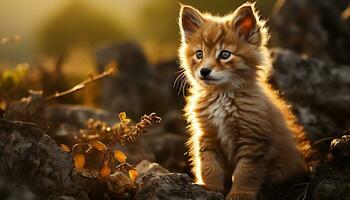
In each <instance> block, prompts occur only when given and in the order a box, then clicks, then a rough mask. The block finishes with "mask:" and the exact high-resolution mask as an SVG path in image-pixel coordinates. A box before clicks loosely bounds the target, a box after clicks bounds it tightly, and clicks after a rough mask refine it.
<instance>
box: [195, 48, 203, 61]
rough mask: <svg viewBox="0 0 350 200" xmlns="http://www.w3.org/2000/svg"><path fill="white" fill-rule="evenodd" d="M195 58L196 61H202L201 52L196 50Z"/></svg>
mask: <svg viewBox="0 0 350 200" xmlns="http://www.w3.org/2000/svg"><path fill="white" fill-rule="evenodd" d="M196 58H197V59H198V60H200V59H202V58H203V51H202V50H197V51H196Z"/></svg>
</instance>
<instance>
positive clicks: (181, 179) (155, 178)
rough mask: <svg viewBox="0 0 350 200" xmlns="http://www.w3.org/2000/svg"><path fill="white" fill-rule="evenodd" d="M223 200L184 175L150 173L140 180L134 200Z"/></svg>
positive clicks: (220, 195) (221, 196)
mask: <svg viewBox="0 0 350 200" xmlns="http://www.w3.org/2000/svg"><path fill="white" fill-rule="evenodd" d="M144 199H148V200H223V199H224V196H223V195H222V194H219V193H215V192H210V191H206V190H204V189H203V188H202V187H201V186H199V185H195V184H193V183H192V180H191V179H190V178H189V177H188V175H186V174H180V173H150V174H148V175H146V176H144V177H143V178H142V181H141V186H140V190H139V191H138V192H137V193H136V196H135V200H144Z"/></svg>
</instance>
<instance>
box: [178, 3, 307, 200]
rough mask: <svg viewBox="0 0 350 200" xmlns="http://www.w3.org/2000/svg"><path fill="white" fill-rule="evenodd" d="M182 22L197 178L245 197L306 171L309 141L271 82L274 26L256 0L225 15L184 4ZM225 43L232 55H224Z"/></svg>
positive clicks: (232, 195)
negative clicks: (262, 15)
mask: <svg viewBox="0 0 350 200" xmlns="http://www.w3.org/2000/svg"><path fill="white" fill-rule="evenodd" d="M179 23H180V29H181V35H182V42H181V47H180V50H179V57H180V60H181V67H182V68H183V69H184V74H185V75H186V78H187V80H188V81H189V83H190V88H189V95H188V96H187V97H186V101H187V104H186V107H185V113H186V114H185V116H186V118H187V120H188V122H189V132H190V134H191V137H190V139H189V141H188V146H189V151H190V156H191V163H192V166H193V167H192V169H193V173H194V175H195V178H196V181H197V183H198V184H203V185H204V186H205V187H206V188H208V189H210V190H214V191H219V192H228V194H227V199H228V200H231V199H240V200H246V199H256V198H258V194H259V192H260V191H261V189H262V188H263V187H265V186H268V187H273V186H276V185H279V184H281V183H283V182H284V181H286V180H287V179H289V178H290V177H292V176H295V175H297V174H299V173H302V172H303V171H304V159H303V156H302V153H301V152H302V151H307V150H308V148H309V146H308V144H307V143H305V142H303V141H304V139H303V132H302V129H301V128H299V127H298V126H297V125H296V124H295V123H294V116H293V115H292V113H291V112H290V111H289V109H288V106H287V105H286V103H285V102H284V101H283V100H281V99H280V98H279V97H278V94H277V93H276V92H275V91H273V90H272V89H271V88H270V87H269V85H268V84H267V83H266V77H267V75H268V72H269V70H270V68H271V61H270V56H269V53H268V50H267V48H266V43H267V41H268V31H267V28H266V26H265V21H263V20H260V19H259V17H258V15H257V13H256V11H255V9H254V4H250V3H246V4H243V5H242V6H240V7H239V8H238V9H237V10H236V11H235V12H233V13H231V14H229V15H226V16H223V17H217V16H212V15H210V14H202V13H201V12H199V11H198V10H196V9H195V8H193V7H190V6H183V5H182V6H181V11H180V19H179ZM223 50H225V51H226V52H227V51H228V52H230V53H231V54H230V57H228V58H227V59H226V58H225V59H221V57H220V55H221V53H222V51H223ZM198 51H201V52H202V54H200V53H199V55H197V53H198ZM227 55H228V54H227ZM227 55H226V57H227ZM203 68H207V69H210V70H211V72H210V74H209V76H207V77H204V76H203V75H202V72H201V70H202V69H203ZM298 142H299V144H300V145H299V146H298V144H297V143H298Z"/></svg>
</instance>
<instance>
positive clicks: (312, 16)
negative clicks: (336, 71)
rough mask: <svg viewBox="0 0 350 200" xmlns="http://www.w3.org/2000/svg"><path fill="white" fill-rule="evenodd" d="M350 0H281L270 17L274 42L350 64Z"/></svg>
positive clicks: (274, 43)
mask: <svg viewBox="0 0 350 200" xmlns="http://www.w3.org/2000/svg"><path fill="white" fill-rule="evenodd" d="M349 3H350V2H349V1H348V0H322V1H314V0H288V1H285V0H279V1H278V2H277V4H276V6H275V10H274V12H273V16H272V18H271V21H272V37H271V38H272V44H273V46H275V47H281V48H288V49H292V50H294V51H296V52H297V53H300V54H307V55H309V56H312V57H317V58H321V59H324V60H328V61H335V62H337V63H343V64H348V65H349V64H350V57H349V55H350V40H349V38H350V23H349V21H350V15H349V12H348V11H347V12H346V9H349Z"/></svg>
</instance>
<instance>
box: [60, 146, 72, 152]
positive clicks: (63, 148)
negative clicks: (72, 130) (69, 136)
mask: <svg viewBox="0 0 350 200" xmlns="http://www.w3.org/2000/svg"><path fill="white" fill-rule="evenodd" d="M61 149H62V150H63V151H64V152H70V149H69V147H68V146H67V145H65V144H61Z"/></svg>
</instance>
